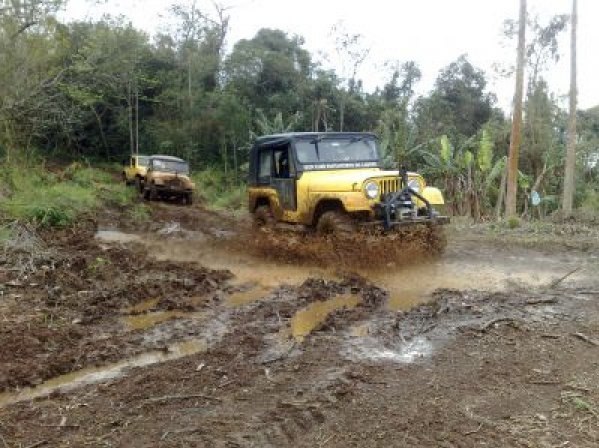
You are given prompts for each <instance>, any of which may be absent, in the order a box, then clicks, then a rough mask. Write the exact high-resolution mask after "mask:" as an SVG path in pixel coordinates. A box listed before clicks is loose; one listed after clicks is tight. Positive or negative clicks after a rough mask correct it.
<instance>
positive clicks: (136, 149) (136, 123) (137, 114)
mask: <svg viewBox="0 0 599 448" xmlns="http://www.w3.org/2000/svg"><path fill="white" fill-rule="evenodd" d="M135 154H136V155H139V85H138V84H137V77H136V78H135Z"/></svg>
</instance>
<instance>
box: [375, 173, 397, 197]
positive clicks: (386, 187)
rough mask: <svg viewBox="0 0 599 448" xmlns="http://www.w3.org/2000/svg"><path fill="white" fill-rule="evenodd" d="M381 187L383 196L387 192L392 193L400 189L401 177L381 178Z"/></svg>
mask: <svg viewBox="0 0 599 448" xmlns="http://www.w3.org/2000/svg"><path fill="white" fill-rule="evenodd" d="M379 186H380V188H381V197H382V196H383V195H386V194H387V193H391V192H394V191H397V190H399V178H397V177H395V178H390V179H381V180H380V181H379Z"/></svg>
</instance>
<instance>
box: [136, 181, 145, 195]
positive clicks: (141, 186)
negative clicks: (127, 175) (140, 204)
mask: <svg viewBox="0 0 599 448" xmlns="http://www.w3.org/2000/svg"><path fill="white" fill-rule="evenodd" d="M135 188H136V189H137V191H139V194H144V184H143V182H142V181H141V178H140V177H136V178H135ZM144 197H145V195H144Z"/></svg>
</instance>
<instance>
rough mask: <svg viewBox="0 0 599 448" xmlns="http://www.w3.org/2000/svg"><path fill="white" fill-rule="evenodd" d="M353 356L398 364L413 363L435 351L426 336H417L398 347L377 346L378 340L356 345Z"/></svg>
mask: <svg viewBox="0 0 599 448" xmlns="http://www.w3.org/2000/svg"><path fill="white" fill-rule="evenodd" d="M352 351H353V353H352V357H353V358H357V359H363V360H370V361H389V362H394V363H397V364H412V363H413V362H416V361H418V360H420V359H423V358H427V357H429V356H431V355H432V353H433V344H432V343H431V342H430V341H429V340H428V339H426V338H425V337H416V338H414V339H412V340H411V341H406V342H404V343H402V344H401V345H399V346H397V347H392V348H387V347H377V343H376V341H373V342H372V343H371V344H369V343H368V341H365V342H363V343H362V344H360V345H354V346H353V349H352Z"/></svg>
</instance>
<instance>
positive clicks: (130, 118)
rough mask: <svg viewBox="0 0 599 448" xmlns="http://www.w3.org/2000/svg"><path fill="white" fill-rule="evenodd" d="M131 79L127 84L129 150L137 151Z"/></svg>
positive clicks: (132, 152)
mask: <svg viewBox="0 0 599 448" xmlns="http://www.w3.org/2000/svg"><path fill="white" fill-rule="evenodd" d="M131 103H132V101H131V80H129V83H128V84H127V105H128V106H129V151H130V152H131V154H134V153H135V142H134V137H133V105H132V104H131Z"/></svg>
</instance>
